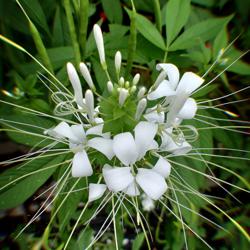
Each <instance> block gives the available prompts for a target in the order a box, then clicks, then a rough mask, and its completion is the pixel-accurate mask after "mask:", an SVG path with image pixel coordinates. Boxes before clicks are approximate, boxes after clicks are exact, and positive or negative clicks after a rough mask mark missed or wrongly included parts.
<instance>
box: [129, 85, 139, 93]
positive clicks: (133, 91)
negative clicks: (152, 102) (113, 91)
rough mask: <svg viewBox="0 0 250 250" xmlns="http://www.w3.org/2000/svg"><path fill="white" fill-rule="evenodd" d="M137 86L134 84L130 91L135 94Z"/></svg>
mask: <svg viewBox="0 0 250 250" xmlns="http://www.w3.org/2000/svg"><path fill="white" fill-rule="evenodd" d="M136 89H137V88H136V86H135V85H134V86H132V87H131V88H130V93H131V94H134V93H135V91H136Z"/></svg>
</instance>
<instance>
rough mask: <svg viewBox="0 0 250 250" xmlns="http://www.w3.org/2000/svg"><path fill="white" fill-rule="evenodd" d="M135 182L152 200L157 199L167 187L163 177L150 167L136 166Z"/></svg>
mask: <svg viewBox="0 0 250 250" xmlns="http://www.w3.org/2000/svg"><path fill="white" fill-rule="evenodd" d="M136 182H137V183H138V184H139V186H140V187H141V189H142V190H143V191H144V192H145V193H146V194H147V195H148V196H149V197H150V198H151V199H153V200H158V199H159V198H160V197H161V196H162V195H163V194H164V193H165V192H166V190H167V188H168V186H167V183H166V181H165V179H164V178H163V177H162V176H161V175H160V174H158V173H157V172H155V171H154V170H151V169H145V168H138V173H137V175H136Z"/></svg>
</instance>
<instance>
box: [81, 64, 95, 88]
mask: <svg viewBox="0 0 250 250" xmlns="http://www.w3.org/2000/svg"><path fill="white" fill-rule="evenodd" d="M80 71H81V73H82V76H83V78H84V79H85V81H86V82H87V84H88V85H89V87H90V88H91V89H95V86H94V83H93V81H92V78H91V75H90V73H89V70H88V67H87V66H86V64H85V63H83V62H81V63H80Z"/></svg>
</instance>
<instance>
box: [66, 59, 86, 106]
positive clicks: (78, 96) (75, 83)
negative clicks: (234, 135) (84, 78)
mask: <svg viewBox="0 0 250 250" xmlns="http://www.w3.org/2000/svg"><path fill="white" fill-rule="evenodd" d="M67 73H68V76H69V80H70V82H71V84H72V87H73V89H74V94H75V100H76V103H77V104H78V105H79V106H80V107H84V103H83V100H82V99H83V96H82V86H81V82H80V79H79V77H78V74H77V72H76V69H75V67H74V66H73V64H72V63H67Z"/></svg>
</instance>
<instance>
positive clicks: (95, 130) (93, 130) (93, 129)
mask: <svg viewBox="0 0 250 250" xmlns="http://www.w3.org/2000/svg"><path fill="white" fill-rule="evenodd" d="M102 129H103V124H100V125H96V126H94V127H91V128H89V129H88V130H87V131H86V135H102Z"/></svg>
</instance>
